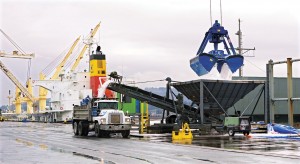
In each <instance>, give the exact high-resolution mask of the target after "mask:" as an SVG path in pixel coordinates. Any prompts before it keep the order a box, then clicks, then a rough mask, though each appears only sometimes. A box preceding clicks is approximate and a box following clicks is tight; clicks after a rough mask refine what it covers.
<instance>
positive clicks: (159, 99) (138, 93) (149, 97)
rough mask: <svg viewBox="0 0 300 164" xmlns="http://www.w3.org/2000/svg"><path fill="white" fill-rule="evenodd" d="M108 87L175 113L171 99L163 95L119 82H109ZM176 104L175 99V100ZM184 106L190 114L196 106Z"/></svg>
mask: <svg viewBox="0 0 300 164" xmlns="http://www.w3.org/2000/svg"><path fill="white" fill-rule="evenodd" d="M108 89H110V90H113V91H115V92H118V93H121V94H125V95H127V96H129V97H132V98H135V99H137V100H140V101H144V102H147V103H148V104H150V105H153V106H156V107H158V108H161V109H165V110H167V111H170V112H174V113H175V108H174V105H173V101H172V100H171V99H168V98H166V97H163V96H159V95H157V94H154V93H151V92H148V91H145V90H142V89H140V88H137V87H132V86H127V85H124V84H119V83H110V84H109V86H108ZM175 104H176V105H177V101H175ZM184 108H185V109H186V110H187V111H189V113H190V114H192V113H194V112H195V110H196V108H191V107H190V106H188V105H184ZM178 113H179V114H181V113H182V111H181V110H178Z"/></svg>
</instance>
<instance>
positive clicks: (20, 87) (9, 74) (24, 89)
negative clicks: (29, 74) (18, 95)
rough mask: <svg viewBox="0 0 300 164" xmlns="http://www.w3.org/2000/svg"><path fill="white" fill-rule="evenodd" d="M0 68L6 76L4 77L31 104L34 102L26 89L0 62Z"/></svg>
mask: <svg viewBox="0 0 300 164" xmlns="http://www.w3.org/2000/svg"><path fill="white" fill-rule="evenodd" d="M0 68H1V69H2V71H3V72H4V73H5V74H6V76H7V77H8V78H9V79H10V80H11V81H12V82H13V83H14V84H15V85H16V86H17V87H18V88H19V89H20V90H21V91H22V92H23V93H24V94H25V96H26V97H28V98H29V99H30V100H31V101H32V102H34V97H33V96H32V95H31V94H30V93H29V92H28V91H27V89H26V88H25V87H24V86H23V85H22V84H21V83H20V82H19V80H18V79H17V78H16V77H15V76H14V75H13V74H12V73H11V72H10V71H9V70H8V69H7V68H6V67H5V65H4V64H3V63H2V62H1V61H0Z"/></svg>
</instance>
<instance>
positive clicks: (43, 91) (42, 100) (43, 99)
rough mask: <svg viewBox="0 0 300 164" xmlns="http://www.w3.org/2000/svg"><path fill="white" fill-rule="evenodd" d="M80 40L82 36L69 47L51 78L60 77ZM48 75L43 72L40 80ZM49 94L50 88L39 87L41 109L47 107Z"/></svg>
mask: <svg viewBox="0 0 300 164" xmlns="http://www.w3.org/2000/svg"><path fill="white" fill-rule="evenodd" d="M79 40H80V36H79V37H78V38H77V39H76V40H75V42H74V43H73V45H72V46H71V48H70V49H69V51H68V53H67V54H66V56H65V57H64V59H63V60H62V61H61V62H60V63H59V65H58V66H57V67H56V69H55V72H54V74H53V75H52V76H51V77H50V79H58V77H59V74H60V73H61V70H62V69H63V67H64V66H65V64H66V62H67V60H68V58H69V57H70V55H71V54H72V52H73V50H74V48H75V47H76V45H77V44H78V42H79ZM45 78H46V75H45V74H44V73H43V72H41V73H40V80H45ZM47 94H48V90H47V89H45V88H43V87H39V109H40V110H44V109H45V108H46V99H47Z"/></svg>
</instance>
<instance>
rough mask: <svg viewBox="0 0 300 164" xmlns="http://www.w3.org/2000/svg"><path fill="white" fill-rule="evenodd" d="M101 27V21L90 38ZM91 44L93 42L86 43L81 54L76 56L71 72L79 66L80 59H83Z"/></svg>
mask: <svg viewBox="0 0 300 164" xmlns="http://www.w3.org/2000/svg"><path fill="white" fill-rule="evenodd" d="M99 27H100V23H98V24H97V26H96V27H95V28H94V29H93V30H92V31H91V36H90V38H89V39H92V38H93V37H94V36H95V34H96V33H97V31H98V29H99ZM90 44H91V43H88V44H86V45H84V47H83V49H82V50H81V52H80V54H79V56H78V57H77V58H76V60H75V63H74V64H73V66H72V68H71V72H74V70H75V69H76V68H77V66H78V64H79V62H80V60H81V59H82V57H83V54H84V52H85V51H86V49H87V48H88V46H89V45H90Z"/></svg>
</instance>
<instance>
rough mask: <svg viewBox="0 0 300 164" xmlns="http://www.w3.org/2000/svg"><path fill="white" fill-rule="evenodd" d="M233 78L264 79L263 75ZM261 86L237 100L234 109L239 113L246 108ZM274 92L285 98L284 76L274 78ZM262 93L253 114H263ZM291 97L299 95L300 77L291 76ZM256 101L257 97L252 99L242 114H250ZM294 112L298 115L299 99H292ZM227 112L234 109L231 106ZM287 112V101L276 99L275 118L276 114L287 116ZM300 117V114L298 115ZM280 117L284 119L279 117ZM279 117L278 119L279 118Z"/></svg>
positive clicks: (231, 112)
mask: <svg viewBox="0 0 300 164" xmlns="http://www.w3.org/2000/svg"><path fill="white" fill-rule="evenodd" d="M233 79H234V80H265V79H266V78H265V77H242V78H240V77H234V78H233ZM261 87H262V86H259V87H257V88H256V89H255V90H254V91H252V92H250V93H249V94H248V95H247V96H245V97H244V98H243V99H241V100H240V101H238V102H237V103H236V104H235V105H234V107H235V109H236V110H238V111H241V113H242V112H243V111H244V110H245V109H246V108H247V106H248V105H249V104H250V103H251V101H252V100H253V99H254V98H255V97H256V96H257V95H258V92H259V90H260V88H261ZM274 92H275V93H274V94H275V98H287V79H286V78H284V77H277V78H275V79H274ZM264 95H265V94H264V93H263V95H262V96H261V98H260V100H259V102H258V104H257V107H256V109H255V111H254V115H263V114H264ZM293 97H298V98H299V97H300V78H293ZM256 101H257V98H255V99H254V101H253V103H252V104H251V105H249V107H248V109H247V110H246V111H245V114H244V115H250V114H251V112H252V110H253V108H254V105H255V103H256ZM293 105H294V114H295V115H296V116H297V115H300V101H294V102H293ZM228 113H229V114H232V115H233V114H234V113H235V110H234V108H233V107H231V108H229V109H228ZM287 113H288V104H287V101H276V102H275V119H276V115H286V118H287ZM298 117H300V116H298ZM281 119H285V116H284V118H281ZM281 119H280V120H281ZM295 119H296V120H300V118H295ZM296 120H295V121H296Z"/></svg>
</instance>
